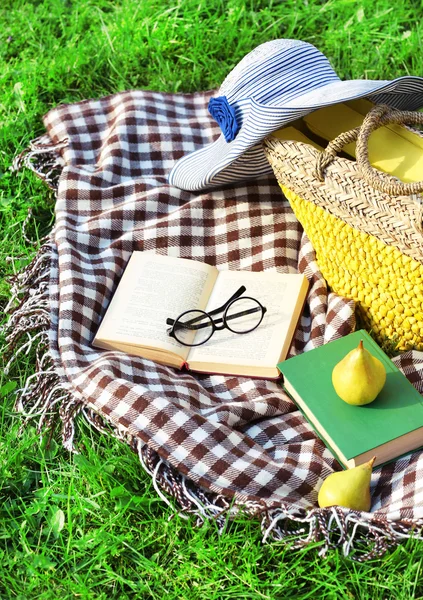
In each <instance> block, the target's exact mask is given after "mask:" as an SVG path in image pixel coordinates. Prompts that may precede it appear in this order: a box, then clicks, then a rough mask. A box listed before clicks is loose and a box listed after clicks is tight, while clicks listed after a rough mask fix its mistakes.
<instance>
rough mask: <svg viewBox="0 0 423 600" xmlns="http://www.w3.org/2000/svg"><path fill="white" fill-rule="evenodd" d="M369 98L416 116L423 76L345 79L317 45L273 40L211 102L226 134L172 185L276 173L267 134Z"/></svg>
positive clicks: (184, 162)
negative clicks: (264, 147) (266, 151)
mask: <svg viewBox="0 0 423 600" xmlns="http://www.w3.org/2000/svg"><path fill="white" fill-rule="evenodd" d="M363 97H366V98H369V99H370V100H371V101H372V102H374V103H376V104H382V103H383V104H388V105H389V106H392V107H395V108H400V109H404V110H415V109H417V108H420V107H421V106H423V78H422V77H412V76H405V77H399V78H398V79H394V80H392V81H370V80H366V79H356V80H351V81H341V80H340V79H339V77H338V76H337V75H336V73H335V71H334V70H333V69H332V67H331V65H330V63H329V61H328V59H327V58H326V57H325V56H324V54H322V53H321V52H320V51H319V50H317V48H315V47H314V46H313V45H312V44H308V43H306V42H302V41H300V40H283V39H282V40H274V41H271V42H266V43H265V44H262V45H260V46H258V47H257V48H256V49H255V50H253V51H252V52H250V53H249V54H247V55H246V56H245V57H244V58H243V59H242V60H241V61H240V62H239V63H238V65H237V66H236V67H235V68H234V69H233V70H232V71H231V72H230V73H229V75H228V76H227V77H226V79H225V81H224V82H223V84H222V86H221V88H220V90H219V95H218V97H217V98H212V100H211V101H210V104H209V111H210V113H211V114H212V115H213V116H214V117H215V119H216V121H217V122H218V123H219V125H220V127H221V129H222V135H221V136H220V137H219V139H217V140H216V141H215V142H213V143H211V144H208V145H207V146H204V147H203V148H200V149H199V150H196V151H195V152H192V153H191V154H188V155H186V156H184V157H183V158H181V159H180V160H179V161H178V162H177V163H176V164H175V166H174V167H173V169H172V171H171V173H170V175H169V183H170V184H171V185H174V186H176V187H178V188H181V189H184V190H192V191H195V190H202V189H207V188H211V187H216V186H220V185H224V184H228V183H232V182H236V181H243V180H245V179H247V178H251V177H260V176H261V175H264V174H266V173H270V172H271V168H270V166H269V163H268V161H267V159H266V158H265V155H264V153H263V150H262V147H261V141H262V140H263V139H264V138H265V137H266V136H267V135H269V134H270V133H272V132H273V131H276V130H277V129H279V128H280V127H283V126H284V125H287V124H288V123H290V122H292V121H295V120H296V119H299V118H300V117H302V116H304V115H306V114H308V113H310V112H312V111H314V110H317V109H319V108H322V107H324V106H328V105H331V104H336V103H338V102H345V101H347V100H353V99H355V98H363Z"/></svg>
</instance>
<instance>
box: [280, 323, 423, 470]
mask: <svg viewBox="0 0 423 600" xmlns="http://www.w3.org/2000/svg"><path fill="white" fill-rule="evenodd" d="M360 340H363V344H364V347H365V348H366V349H367V350H368V351H369V352H370V353H371V354H373V356H376V357H377V358H379V360H381V361H382V363H383V364H384V365H385V368H386V383H385V385H384V387H383V389H382V391H381V392H380V393H379V395H378V396H377V398H376V400H374V401H373V402H371V403H370V404H366V405H365V406H352V405H350V404H347V403H346V402H344V401H343V400H341V398H339V396H338V395H337V394H336V392H335V390H334V387H333V385H332V370H333V368H334V366H335V365H336V364H337V363H338V362H339V361H340V360H341V359H342V358H343V357H344V356H345V355H346V354H348V352H350V351H351V350H353V349H354V348H357V346H358V344H359V342H360ZM278 369H279V371H280V372H281V373H282V375H283V380H284V384H283V385H284V387H285V389H286V391H287V392H288V394H289V395H290V396H291V398H292V399H293V400H294V402H295V403H296V404H297V406H298V407H299V409H300V410H301V411H302V412H303V414H304V416H305V417H306V418H307V420H308V421H309V422H310V424H311V426H312V427H313V428H314V429H315V431H316V433H317V434H318V435H319V437H321V439H322V440H323V442H324V443H325V444H326V445H327V446H328V447H329V449H330V450H331V451H332V452H333V453H334V455H335V456H336V457H337V459H338V460H339V462H340V463H341V464H342V465H343V467H344V468H351V467H355V466H357V465H359V464H362V463H364V462H366V461H368V460H370V459H371V458H372V457H373V456H376V460H375V463H374V466H377V465H381V464H383V463H386V462H389V461H391V460H394V459H396V458H398V457H399V456H401V455H403V454H406V453H408V452H412V451H413V450H416V449H417V448H420V447H421V446H423V396H421V395H420V394H419V392H418V391H417V390H416V389H415V388H414V387H413V386H412V385H411V383H410V382H409V381H408V379H407V378H406V377H405V376H404V375H403V374H402V373H401V371H400V370H399V369H398V368H397V367H396V366H395V365H394V363H393V362H392V361H391V360H390V359H389V357H388V356H387V355H386V354H385V353H384V352H383V350H382V349H381V348H380V347H379V346H378V345H377V343H376V342H375V341H374V340H373V339H372V338H371V337H370V335H369V334H368V333H367V332H366V331H364V330H360V331H356V332H354V333H352V334H350V335H348V336H345V337H343V338H340V339H339V340H335V341H334V342H330V343H329V344H325V345H324V346H321V347H320V348H316V349H314V350H310V351H309V352H305V353H304V354H300V355H298V356H294V357H292V358H290V359H288V360H285V361H284V362H281V363H279V364H278Z"/></svg>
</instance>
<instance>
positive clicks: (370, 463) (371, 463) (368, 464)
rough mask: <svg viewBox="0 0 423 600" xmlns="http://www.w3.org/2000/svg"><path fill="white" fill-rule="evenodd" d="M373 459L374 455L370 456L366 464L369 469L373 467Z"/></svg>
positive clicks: (374, 458)
mask: <svg viewBox="0 0 423 600" xmlns="http://www.w3.org/2000/svg"><path fill="white" fill-rule="evenodd" d="M375 460H376V456H374V457H373V458H371V459H370V460H369V462H368V463H367V466H368V467H369V469H371V468H372V467H373V463H374V462H375Z"/></svg>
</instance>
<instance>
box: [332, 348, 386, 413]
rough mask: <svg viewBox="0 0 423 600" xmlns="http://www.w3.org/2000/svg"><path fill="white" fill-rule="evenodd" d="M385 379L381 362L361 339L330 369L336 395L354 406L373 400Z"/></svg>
mask: <svg viewBox="0 0 423 600" xmlns="http://www.w3.org/2000/svg"><path fill="white" fill-rule="evenodd" d="M385 381H386V371H385V367H384V366H383V363H382V362H381V361H380V360H379V359H378V358H376V357H375V356H373V355H372V354H370V352H369V351H368V350H366V349H365V348H364V346H363V340H361V341H360V343H359V345H358V347H357V348H355V349H354V350H351V352H348V354H347V355H346V356H345V357H344V358H343V359H342V360H341V361H340V362H339V363H338V364H337V365H335V367H334V369H333V371H332V383H333V387H334V388H335V391H336V393H337V394H338V396H339V397H340V398H342V400H344V401H345V402H347V403H348V404H354V405H356V406H362V405H364V404H369V403H370V402H373V400H374V399H375V398H376V396H377V395H378V394H379V392H380V391H381V389H382V388H383V386H384V385H385Z"/></svg>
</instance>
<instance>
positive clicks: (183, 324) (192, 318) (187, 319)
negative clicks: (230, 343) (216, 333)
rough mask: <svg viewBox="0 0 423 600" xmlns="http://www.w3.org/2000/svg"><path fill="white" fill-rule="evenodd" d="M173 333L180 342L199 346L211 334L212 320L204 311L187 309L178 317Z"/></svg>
mask: <svg viewBox="0 0 423 600" xmlns="http://www.w3.org/2000/svg"><path fill="white" fill-rule="evenodd" d="M173 334H174V336H175V338H176V340H177V341H178V342H179V343H180V344H184V345H185V346H199V345H200V344H204V343H205V342H207V340H209V339H210V338H211V336H212V335H213V322H212V320H211V317H209V315H208V314H206V313H205V312H203V311H201V310H189V311H187V312H185V313H184V314H182V315H180V316H179V317H178V319H177V321H176V322H175V325H174V328H173Z"/></svg>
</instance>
